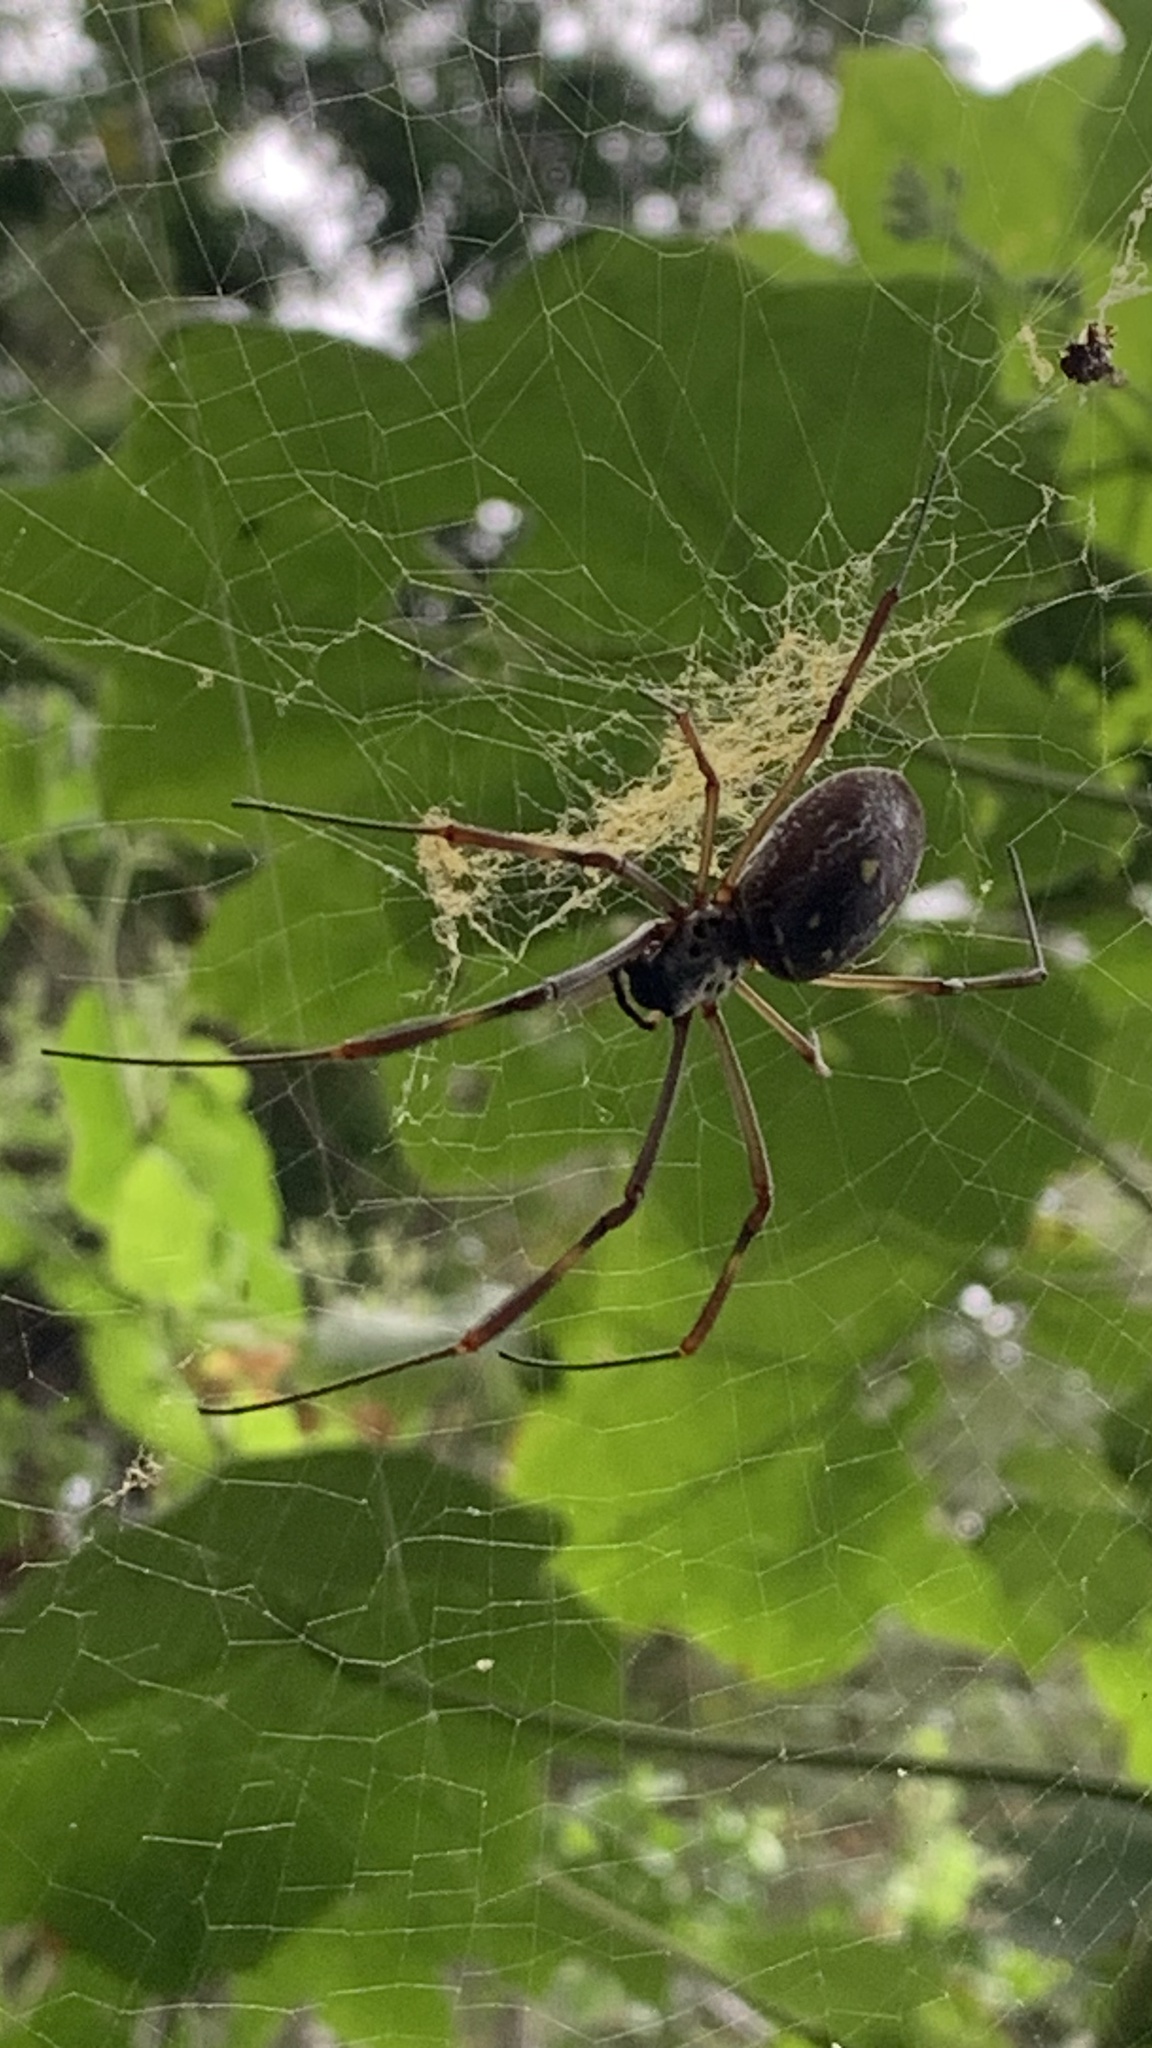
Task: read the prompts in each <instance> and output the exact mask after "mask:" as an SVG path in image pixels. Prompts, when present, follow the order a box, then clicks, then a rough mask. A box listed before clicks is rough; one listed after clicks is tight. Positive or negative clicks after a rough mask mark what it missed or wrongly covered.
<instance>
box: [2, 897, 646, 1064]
mask: <svg viewBox="0 0 1152 2048" xmlns="http://www.w3.org/2000/svg"><path fill="white" fill-rule="evenodd" d="M659 929H660V924H659V921H658V920H657V919H652V920H651V921H650V922H649V923H647V924H642V925H639V926H638V927H637V929H636V930H635V931H634V932H630V933H629V935H628V937H627V938H626V939H621V940H620V942H619V944H618V945H615V946H609V947H608V949H607V951H606V952H604V953H597V954H596V955H595V956H594V957H593V958H592V959H591V960H582V961H581V962H580V963H579V965H578V966H576V967H569V968H566V969H565V970H564V972H563V973H561V974H554V975H552V976H551V977H550V978H549V979H548V980H547V981H537V982H534V983H533V984H532V986H531V987H530V988H522V989H517V990H516V991H515V992H514V993H513V994H512V995H510V996H499V997H497V999H496V1001H495V1002H492V1003H477V1004H476V1005H475V1007H474V1008H472V1009H468V1010H449V1011H447V1012H446V1013H445V1014H444V1015H443V1016H440V1017H410V1018H408V1019H407V1020H406V1021H405V1022H403V1023H398V1024H382V1025H381V1026H380V1028H379V1030H377V1031H367V1032H364V1033H363V1034H362V1035H360V1036H359V1037H356V1038H344V1039H341V1040H340V1041H339V1042H338V1043H337V1044H335V1045H312V1046H305V1047H302V1048H301V1047H293V1048H292V1049H290V1050H289V1051H287V1052H263V1051H261V1052H246V1053H232V1054H228V1053H223V1054H220V1055H219V1056H217V1055H216V1054H210V1055H207V1056H205V1057H202V1058H198V1059H196V1058H194V1059H181V1058H180V1056H179V1054H164V1055H160V1054H156V1053H118V1052H75V1051H73V1050H72V1049H71V1048H70V1047H67V1046H62V1045H46V1046H43V1047H42V1048H41V1050H42V1052H43V1054H44V1056H45V1058H46V1059H53V1060H85V1061H87V1062H89V1063H90V1064H91V1065H94V1066H102V1067H180V1068H184V1067H272V1066H275V1067H287V1066H302V1065H306V1064H308V1063H309V1062H310V1061H313V1060H372V1059H383V1058H385V1057H386V1056H387V1054H389V1053H394V1052H411V1051H413V1049H414V1048H415V1047H416V1046H419V1045H427V1044H429V1043H430V1041H431V1040H432V1039H434V1038H447V1037H449V1036H450V1035H451V1033H453V1032H455V1031H470V1030H471V1028H472V1026H473V1025H474V1024H488V1023H491V1022H492V1020H493V1019H494V1018H496V1017H511V1016H515V1015H516V1014H517V1013H518V1012H521V1011H525V1010H540V1009H543V1008H544V1006H545V1005H546V1004H547V1003H560V1002H563V1001H565V999H566V998H567V997H569V996H574V995H578V994H579V993H580V992H581V990H583V989H586V988H588V987H590V986H591V985H592V983H593V982H597V981H600V980H601V979H604V978H607V979H609V980H610V979H611V978H612V976H613V975H614V974H616V973H617V972H618V971H619V969H620V968H621V967H624V966H626V965H627V963H628V962H629V960H632V959H634V958H635V956H636V954H637V953H640V952H642V951H643V949H644V947H645V946H646V944H647V943H648V940H649V939H650V938H651V937H652V934H653V933H654V932H657V931H659Z"/></svg>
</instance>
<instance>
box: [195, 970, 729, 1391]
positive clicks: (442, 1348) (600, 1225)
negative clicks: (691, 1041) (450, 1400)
mask: <svg viewBox="0 0 1152 2048" xmlns="http://www.w3.org/2000/svg"><path fill="white" fill-rule="evenodd" d="M691 1024H692V1012H691V1011H689V1012H688V1013H687V1014H686V1015H685V1016H683V1017H676V1018H674V1019H673V1022H672V1045H671V1049H670V1051H669V1054H668V1065H667V1067H666V1068H665V1070H664V1079H663V1081H662V1083H661V1086H660V1094H659V1097H658V1098H657V1102H656V1107H655V1109H654V1110H653V1112H652V1119H651V1122H650V1123H649V1125H648V1129H647V1131H646V1132H645V1135H644V1142H643V1144H642V1145H641V1147H640V1150H639V1152H638V1153H637V1155H636V1163H635V1165H634V1166H633V1168H632V1171H631V1173H630V1174H629V1176H628V1180H627V1183H626V1185H625V1188H624V1193H623V1195H622V1196H621V1198H620V1200H619V1201H618V1202H616V1203H614V1204H613V1206H612V1207H611V1208H610V1209H605V1210H604V1211H603V1212H602V1214H601V1215H599V1216H597V1217H596V1219H595V1221H594V1222H592V1223H590V1224H589V1225H588V1228H587V1230H585V1231H582V1232H581V1234H580V1236H579V1237H578V1238H576V1240H575V1241H574V1243H572V1244H570V1245H569V1246H568V1248H567V1250H565V1251H563V1252H561V1253H560V1256H559V1257H558V1258H555V1259H553V1261H552V1263H551V1265H550V1266H546V1267H545V1268H544V1271H543V1272H542V1273H537V1274H536V1275H535V1276H534V1277H533V1278H532V1279H531V1280H528V1281H526V1282H525V1284H524V1286H523V1287H518V1288H517V1289H516V1290H515V1292H514V1293H512V1294H510V1295H508V1297H507V1298H506V1300H504V1301H502V1302H501V1303H500V1305H499V1307H498V1308H495V1309H493V1310H491V1312H490V1313H489V1314H488V1315H486V1316H482V1317H481V1318H480V1319H479V1321H477V1322H475V1323H472V1324H470V1325H469V1327H468V1329H466V1330H465V1331H464V1332H463V1334H462V1335H461V1336H459V1337H457V1338H455V1339H454V1341H453V1342H452V1343H450V1344H441V1345H438V1346H437V1348H436V1349H435V1350H433V1351H421V1352H418V1353H417V1354H416V1356H415V1357H413V1358H401V1359H397V1360H396V1361H395V1362H394V1363H393V1364H391V1365H378V1366H371V1367H369V1368H368V1369H367V1370H363V1371H360V1372H351V1373H346V1374H345V1375H344V1377H343V1379H338V1380H327V1381H325V1383H324V1385H323V1386H322V1387H317V1388H316V1389H315V1391H314V1392H312V1393H310V1392H309V1390H308V1389H307V1388H304V1389H302V1390H299V1391H297V1392H296V1393H292V1394H275V1395H273V1397H272V1398H271V1400H261V1401H239V1402H236V1403H235V1404H234V1405H232V1406H230V1407H221V1408H217V1407H213V1406H211V1405H208V1404H205V1403H200V1404H199V1405H200V1412H201V1414H202V1415H254V1414H257V1413H259V1412H260V1411H262V1410H263V1409H265V1408H288V1407H293V1406H295V1405H296V1404H298V1403H299V1402H301V1401H308V1400H319V1399H321V1398H322V1396H324V1395H326V1394H342V1393H346V1392H347V1391H348V1390H349V1389H350V1388H352V1387H364V1386H368V1385H370V1384H371V1383H372V1382H373V1381H375V1380H382V1379H389V1378H391V1377H392V1376H393V1375H394V1374H396V1373H399V1372H410V1371H411V1370H412V1369H413V1367H414V1366H418V1365H436V1364H438V1363H439V1362H440V1361H442V1360H445V1359H449V1358H467V1357H470V1356H471V1355H472V1353H474V1352H476V1351H482V1350H483V1349H484V1347H485V1345H488V1344H492V1343H494V1342H495V1341H496V1339H497V1337H502V1336H503V1334H504V1332H505V1330H509V1329H511V1327H512V1325H513V1323H516V1322H519V1320H520V1317H521V1316H524V1315H527V1313H528V1311H529V1309H533V1308H535V1306H536V1304H537V1302H539V1301H542V1300H543V1299H544V1296H545V1295H546V1294H548V1293H550V1292H551V1290H552V1288H553V1287H555V1286H556V1285H557V1282H558V1281H560V1280H562V1279H563V1278H564V1275H565V1274H566V1273H569V1272H571V1270H572V1268H573V1266H575V1265H577V1264H578V1263H579V1261H580V1260H581V1259H582V1258H584V1257H585V1256H586V1254H587V1253H588V1252H590V1251H591V1250H592V1248H593V1246H594V1245H597V1244H599V1243H600V1241H601V1239H602V1238H605V1237H607V1236H608V1235H609V1233H610V1232H611V1231H613V1230H619V1229H620V1227H621V1225H622V1224H624V1223H627V1221H628V1219H629V1217H630V1216H632V1215H633V1214H634V1213H635V1211H636V1208H637V1206H638V1204H639V1203H640V1201H641V1199H642V1198H643V1195H644V1190H645V1189H646V1187H647V1186H648V1182H649V1180H650V1178H651V1174H652V1168H653V1167H654V1165H655V1164H656V1156H657V1154H658V1152H659V1150H660V1146H661V1143H662V1141H663V1137H664V1133H665V1131H666V1130H667V1128H668V1119H669V1117H670V1116H671V1114H672V1105H673V1103H674V1102H675V1100H676V1091H677V1088H678V1087H679V1084H680V1075H681V1072H682V1071H683V1066H684V1051H685V1047H686V1045H687V1042H688V1032H689V1030H690V1028H691ZM733 1056H734V1055H733ZM725 1292H727V1289H725ZM717 1306H719V1304H717ZM535 1362H537V1361H533V1363H535ZM555 1369H556V1370H557V1371H566V1370H569V1369H570V1368H567V1367H565V1366H557V1367H556V1368H555ZM575 1369H576V1370H579V1368H578V1367H577V1368H575Z"/></svg>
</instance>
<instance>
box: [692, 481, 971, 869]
mask: <svg viewBox="0 0 1152 2048" xmlns="http://www.w3.org/2000/svg"><path fill="white" fill-rule="evenodd" d="M943 459H944V458H943V455H940V456H939V457H938V458H937V461H936V464H935V467H934V468H933V471H932V474H931V476H930V477H929V479H928V488H927V490H926V491H925V493H924V498H923V501H922V503H921V506H920V511H919V514H918V516H917V519H916V524H915V526H914V528H913V530H912V539H911V542H910V543H909V547H908V552H907V554H906V555H905V558H904V564H903V567H902V568H901V570H900V574H899V576H898V577H897V579H896V581H895V583H892V584H889V586H888V589H887V590H886V591H884V592H883V594H882V596H881V597H880V598H879V599H878V601H877V604H876V608H875V610H874V611H873V613H872V616H871V618H870V619H869V621H868V623H867V625H866V626H865V628H864V631H863V633H862V634H861V636H860V644H859V646H858V647H857V649H856V652H855V654H854V655H853V656H852V659H851V661H850V662H849V663H848V666H847V668H846V669H845V671H844V673H843V675H842V676H841V678H840V681H839V682H838V683H837V685H836V688H835V689H834V690H833V692H832V695H831V697H830V698H829V699H828V703H827V705H826V707H825V709H824V711H823V712H822V714H821V716H820V718H819V720H818V722H817V724H816V727H815V729H814V731H813V733H812V735H811V737H810V739H809V741H808V744H807V746H806V747H805V748H804V751H803V753H802V754H801V755H800V758H799V760H798V761H796V762H795V763H794V764H793V766H792V767H791V768H790V769H789V770H788V773H787V775H786V776H785V777H784V780H783V782H782V783H781V784H780V787H779V789H778V790H777V791H776V793H775V795H774V796H773V797H771V798H770V799H769V801H768V802H767V803H766V804H765V806H764V809H763V810H762V811H761V813H760V816H759V817H758V818H757V819H756V820H755V821H754V823H753V824H752V825H751V827H750V828H749V830H748V831H747V832H746V833H745V835H744V837H743V839H742V840H741V842H740V844H739V846H738V847H737V849H736V852H735V853H734V855H733V857H732V859H731V861H730V862H729V864H728V867H727V868H726V870H725V872H724V875H723V878H722V880H721V882H720V884H719V887H718V888H717V890H716V895H715V901H716V902H717V903H727V902H728V901H729V900H730V899H731V895H732V891H733V889H734V888H735V886H736V883H737V882H738V881H739V879H740V876H741V874H742V873H743V871H744V869H745V868H746V867H747V865H748V862H749V860H750V859H751V857H752V855H753V854H754V853H755V851H756V848H757V847H758V846H759V844H760V841H761V840H762V839H763V838H764V835H765V833H766V832H768V831H769V830H770V829H771V827H772V826H773V825H774V824H775V823H776V820H777V818H778V817H780V815H781V813H782V812H783V811H785V810H786V809H787V807H788V805H789V804H790V803H791V801H792V798H793V797H794V796H795V794H796V791H797V790H798V789H799V787H800V784H801V783H802V782H803V780H804V778H805V776H806V775H807V774H808V771H809V769H811V768H814V767H815V765H816V763H817V761H818V760H819V759H820V756H821V755H822V754H823V753H824V751H825V749H826V747H827V746H828V743H829V741H830V740H831V739H832V736H833V734H834V733H835V731H836V727H837V725H838V724H839V722H840V717H841V714H842V712H843V710H844V706H845V704H846V703H847V701H848V699H849V697H850V696H851V694H852V691H853V689H854V688H855V686H856V684H857V682H858V681H859V679H860V677H861V675H862V674H863V671H864V669H865V668H866V667H867V665H868V662H869V661H870V660H871V658H872V656H873V654H874V653H875V651H876V648H877V645H878V644H879V641H880V638H881V636H882V634H883V632H884V629H885V627H886V626H887V624H888V621H889V619H890V618H891V616H892V613H893V612H894V611H895V609H896V606H897V605H898V603H899V602H900V596H901V593H902V591H903V588H904V579H905V577H906V576H907V574H908V569H909V565H910V563H911V561H912V559H913V557H914V555H915V553H916V550H917V548H918V547H919V544H920V536H921V534H922V533H923V531H924V523H925V521H926V519H927V517H928V512H929V508H930V506H931V504H932V499H933V497H934V495H935V491H936V484H937V481H938V479H939V475H940V468H941V464H942V462H943Z"/></svg>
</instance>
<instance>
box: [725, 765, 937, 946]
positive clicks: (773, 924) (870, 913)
mask: <svg viewBox="0 0 1152 2048" xmlns="http://www.w3.org/2000/svg"><path fill="white" fill-rule="evenodd" d="M923 852H924V812H923V809H922V807H921V803H920V799H919V797H918V796H917V795H916V792H915V790H914V789H913V788H912V786H911V784H910V783H908V782H906V781H905V779H904V777H903V776H902V775H900V774H898V773H897V772H896V770H895V769H893V768H845V769H842V770H841V772H840V773H839V774H838V775H829V776H828V777H827V778H826V779H825V780H824V781H823V782H818V783H817V784H816V786H815V788H814V789H809V790H806V791H805V793H804V795H803V796H800V797H797V799H796V802H795V803H794V804H792V805H791V806H790V807H789V809H788V810H786V811H785V813H784V815H783V817H782V818H780V819H778V820H777V822H776V824H775V825H773V826H772V829H771V831H770V832H769V833H768V834H767V836H766V837H765V839H764V841H763V843H762V844H761V845H760V846H759V847H758V848H757V849H756V852H755V853H754V854H753V856H752V858H751V860H750V861H749V863H748V866H747V867H746V868H745V870H744V873H743V874H742V875H741V877H740V880H739V882H738V883H737V885H736V888H735V890H734V892H733V903H734V906H735V907H736V909H737V910H738V911H739V912H740V914H741V917H742V920H743V923H744V925H745V927H746V930H747V933H748V938H749V945H750V951H751V953H752V956H753V958H754V959H755V960H756V961H757V962H758V963H759V965H760V966H761V967H764V968H766V969H767V971H768V973H769V974H775V975H776V976H778V978H779V979H780V980H781V981H814V980H816V978H817V977H818V976H819V975H821V974H835V973H836V972H837V971H838V970H839V969H840V968H842V967H847V966H850V965H851V963H852V962H853V961H854V960H858V959H859V958H860V955H861V954H862V953H864V952H866V951H867V949H868V947H869V946H870V945H871V944H872V942H873V940H874V939H875V938H876V937H877V936H878V935H879V933H880V932H881V931H883V929H884V926H885V925H886V924H887V922H888V920H889V918H890V917H891V916H892V913H893V911H895V910H898V909H899V907H900V905H901V904H902V903H903V901H904V898H905V897H906V896H907V894H908V891H909V890H910V888H911V887H912V884H913V882H914V881H915V879H916V872H917V869H918V868H919V866H920V859H921V855H922V854H923Z"/></svg>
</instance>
